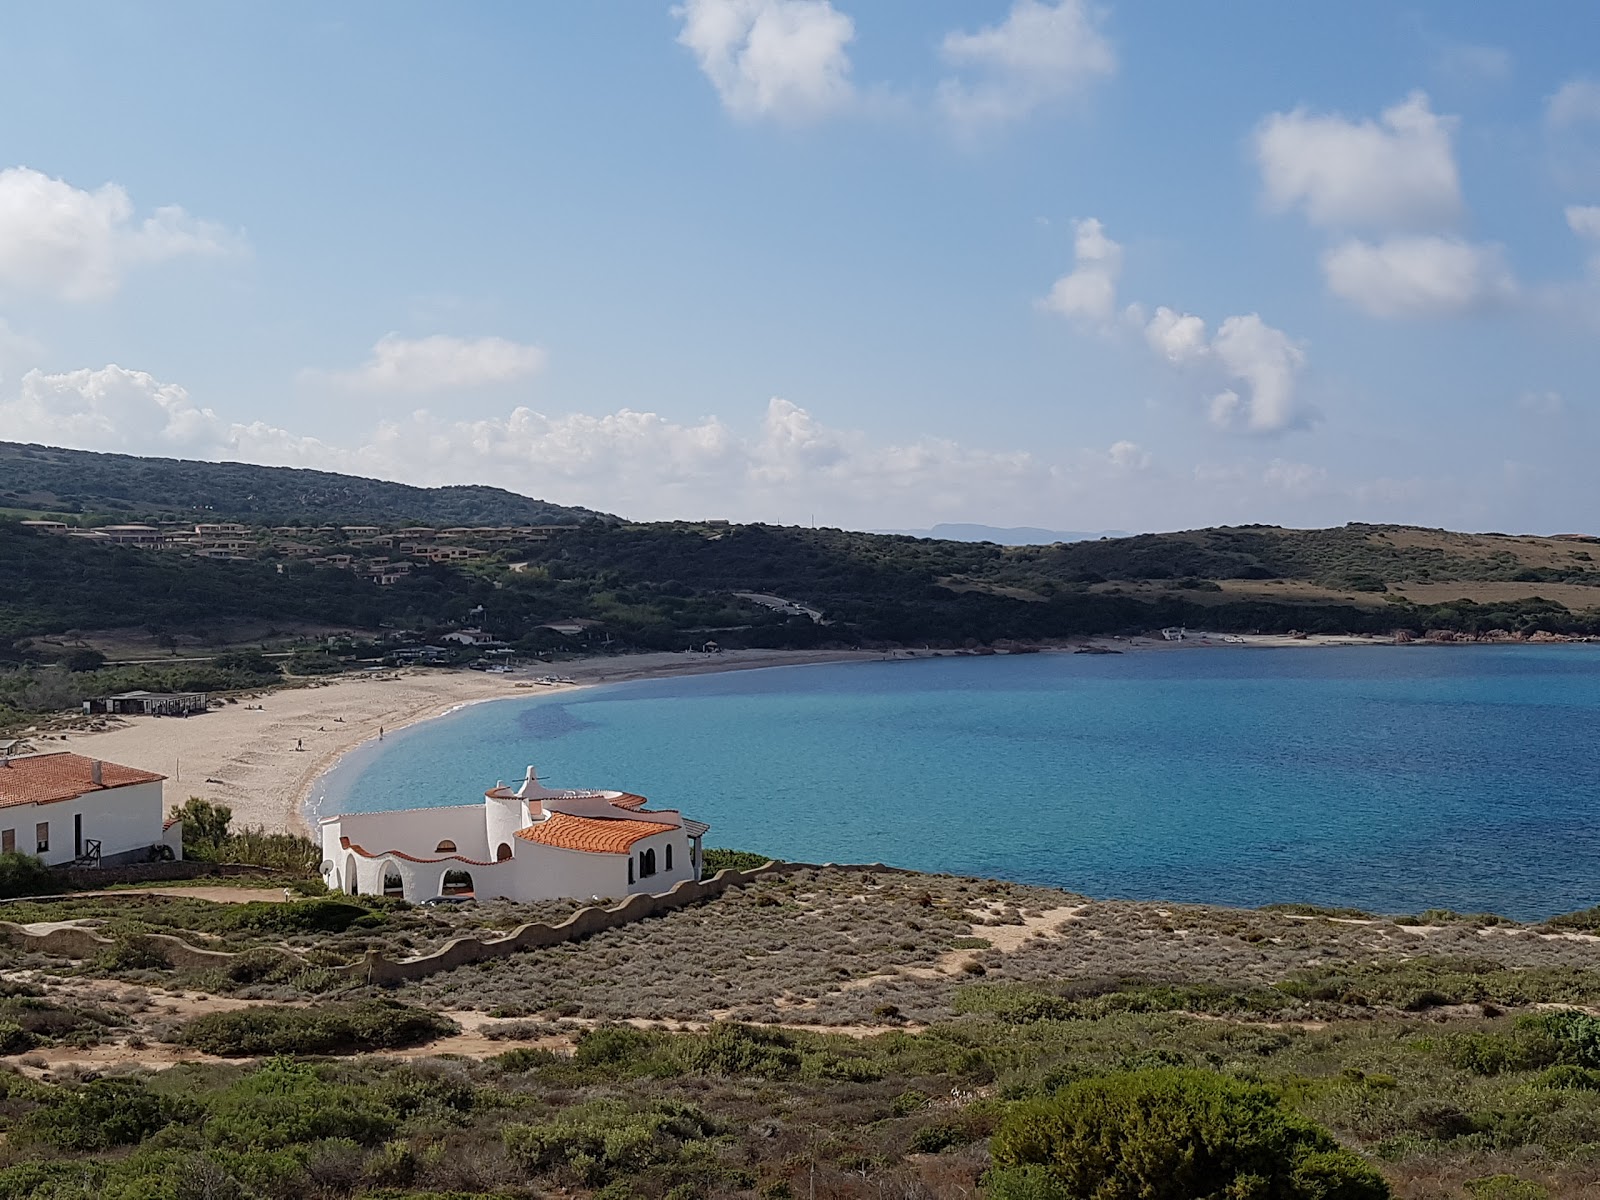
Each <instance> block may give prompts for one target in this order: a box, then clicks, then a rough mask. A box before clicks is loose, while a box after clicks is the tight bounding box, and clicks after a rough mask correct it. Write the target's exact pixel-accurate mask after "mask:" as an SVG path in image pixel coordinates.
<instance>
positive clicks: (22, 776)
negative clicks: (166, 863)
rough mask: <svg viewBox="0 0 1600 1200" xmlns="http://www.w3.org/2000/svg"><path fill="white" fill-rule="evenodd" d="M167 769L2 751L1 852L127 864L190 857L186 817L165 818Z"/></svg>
mask: <svg viewBox="0 0 1600 1200" xmlns="http://www.w3.org/2000/svg"><path fill="white" fill-rule="evenodd" d="M165 779H166V776H165V775H157V774H156V773H155V772H153V771H141V770H139V769H138V768H137V767H125V766H122V765H121V764H119V763H113V762H103V761H101V760H100V759H98V758H85V757H84V756H83V755H81V754H68V753H65V752H60V753H55V754H29V755H24V756H20V757H16V758H9V757H5V758H0V853H6V854H10V853H13V852H15V853H19V854H36V855H38V857H39V858H40V859H41V860H42V861H43V862H44V863H45V865H47V866H51V867H60V866H68V865H71V864H73V863H77V864H80V865H82V866H105V867H110V866H120V865H125V864H129V863H144V862H149V861H150V860H151V859H152V858H156V857H164V858H182V857H183V822H181V821H168V820H165V819H164V818H165V816H166V809H165V807H164V806H163V803H162V798H161V785H162V782H163V781H164V780H165Z"/></svg>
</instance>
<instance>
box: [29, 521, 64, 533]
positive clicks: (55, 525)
mask: <svg viewBox="0 0 1600 1200" xmlns="http://www.w3.org/2000/svg"><path fill="white" fill-rule="evenodd" d="M22 527H23V528H24V529H31V530H33V531H34V532H35V533H65V532H66V531H67V528H68V526H67V523H66V522H65V521H23V522H22Z"/></svg>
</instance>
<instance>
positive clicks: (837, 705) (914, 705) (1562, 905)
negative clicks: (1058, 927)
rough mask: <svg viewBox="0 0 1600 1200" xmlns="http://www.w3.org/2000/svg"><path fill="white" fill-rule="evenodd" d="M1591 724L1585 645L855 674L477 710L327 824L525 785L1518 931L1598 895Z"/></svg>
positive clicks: (352, 781)
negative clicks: (1488, 917) (600, 790)
mask: <svg viewBox="0 0 1600 1200" xmlns="http://www.w3.org/2000/svg"><path fill="white" fill-rule="evenodd" d="M1597 721H1600V648H1596V647H1589V646H1485V647H1447V648H1436V647H1370V648H1367V647H1355V648H1341V649H1331V648H1282V649H1277V648H1274V649H1234V648H1227V649H1176V650H1159V651H1149V652H1139V653H1129V654H1124V655H1114V656H1112V655H1108V656H1092V655H1071V654H1037V655H1019V656H997V657H992V658H962V657H945V658H924V659H917V660H914V661H904V660H902V661H898V662H865V663H860V662H857V663H848V664H832V665H820V666H803V667H784V668H775V669H770V670H759V671H741V672H730V673H726V674H716V675H700V676H689V677H683V678H677V679H663V680H652V681H646V682H639V683H628V684H614V685H609V686H605V687H599V688H591V689H584V690H579V691H573V692H570V693H566V694H554V695H542V696H530V697H528V698H527V699H520V698H519V699H515V700H506V701H498V702H494V703H488V704H481V705H474V706H471V707H467V708H464V709H461V710H459V711H457V712H455V713H452V714H450V715H448V716H445V717H442V718H440V719H438V720H435V721H429V722H425V723H423V724H420V725H416V726H413V727H411V728H409V729H405V730H402V731H399V732H398V733H393V734H391V735H390V736H389V737H388V738H387V739H385V741H384V742H382V743H378V744H372V743H369V744H368V745H367V746H365V747H362V748H360V749H359V750H357V751H355V752H353V753H352V754H350V755H348V756H346V758H345V760H344V761H343V762H341V763H340V765H339V766H338V767H337V768H336V769H335V770H334V771H333V772H331V773H330V774H329V775H328V776H326V777H325V778H324V780H323V782H322V785H321V790H320V794H319V795H318V796H317V797H316V799H315V801H314V803H315V805H316V807H317V809H318V810H319V811H321V812H325V813H328V812H337V811H381V810H385V809H394V808H406V807H413V806H419V805H434V804H464V803H472V802H474V801H475V800H476V799H477V798H479V797H481V796H482V794H483V791H484V789H485V788H487V787H489V786H492V785H493V784H494V783H495V782H496V781H498V780H507V781H514V780H515V779H517V778H519V777H520V776H521V775H522V773H523V770H524V768H525V766H526V765H527V764H529V763H533V764H535V765H536V766H537V767H538V769H539V774H540V777H541V778H542V779H543V780H544V781H545V782H546V783H547V784H549V785H551V786H556V787H604V788H618V789H621V790H626V791H634V792H639V793H642V794H644V795H646V796H648V797H649V798H650V801H651V804H652V805H653V806H656V807H662V808H681V809H682V810H683V811H684V812H686V813H688V814H689V815H691V816H694V817H696V818H698V819H700V820H705V821H708V822H710V823H711V825H712V832H711V834H710V835H709V836H708V838H707V845H713V846H736V847H740V848H747V849H752V850H759V851H762V852H764V853H767V854H771V855H774V856H776V857H782V858H789V859H796V860H803V861H812V862H821V861H834V862H873V861H881V862H886V863H890V864H893V865H897V866H904V867H912V868H916V869H919V870H927V871H947V872H955V873H959V874H967V875H982V876H996V877H1003V878H1007V879H1015V880H1020V881H1024V882H1031V883H1041V884H1050V885H1054V886H1059V887H1064V888H1068V889H1070V890H1073V891H1077V892H1083V893H1086V894H1088V895H1092V896H1115V897H1131V898H1143V899H1166V900H1173V901H1191V902H1208V903H1222V904H1234V905H1259V904H1264V903H1269V902H1275V901H1303V902H1308V903H1317V904H1334V905H1350V906H1354V907H1359V908H1364V909H1368V910H1371V911H1376V912H1386V913H1400V912H1415V911H1419V910H1421V909H1425V908H1430V907H1438V908H1453V909H1457V910H1459V911H1468V912H1477V911H1492V912H1498V913H1501V914H1503V915H1506V916H1510V917H1514V918H1517V919H1524V920H1526V919H1536V918H1542V917H1545V916H1549V915H1552V914H1554V913H1558V912H1566V911H1571V910H1574V909H1578V908H1584V907H1588V906H1590V905H1593V904H1595V903H1597V902H1600V855H1597V851H1600V833H1597V827H1600V786H1597V780H1596V771H1595V752H1594V749H1593V739H1594V736H1595V731H1596V728H1597Z"/></svg>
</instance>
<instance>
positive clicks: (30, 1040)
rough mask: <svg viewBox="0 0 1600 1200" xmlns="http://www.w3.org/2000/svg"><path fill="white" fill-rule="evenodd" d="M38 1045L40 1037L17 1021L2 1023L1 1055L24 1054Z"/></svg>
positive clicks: (0, 1023)
mask: <svg viewBox="0 0 1600 1200" xmlns="http://www.w3.org/2000/svg"><path fill="white" fill-rule="evenodd" d="M38 1044H39V1039H38V1037H36V1036H35V1035H34V1034H31V1033H29V1032H28V1031H27V1030H26V1029H24V1028H23V1027H22V1026H21V1025H19V1024H17V1023H16V1022H15V1021H0V1054H23V1053H26V1052H27V1051H29V1050H32V1049H33V1048H34V1047H35V1046H37V1045H38Z"/></svg>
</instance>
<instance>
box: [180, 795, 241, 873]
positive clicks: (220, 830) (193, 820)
mask: <svg viewBox="0 0 1600 1200" xmlns="http://www.w3.org/2000/svg"><path fill="white" fill-rule="evenodd" d="M171 817H172V819H173V820H175V821H182V822H183V848H184V851H185V852H186V853H187V854H188V855H189V857H191V858H209V857H212V856H214V855H215V854H216V853H217V851H219V850H220V849H221V848H222V846H223V844H224V843H225V842H226V841H227V840H228V834H229V826H230V825H232V824H233V809H231V808H229V807H228V806H227V805H226V804H213V803H212V802H211V801H209V800H207V799H204V798H203V797H201V796H190V797H189V798H188V799H187V800H185V801H184V802H183V804H181V805H177V804H174V805H173V806H172V813H171Z"/></svg>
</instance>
